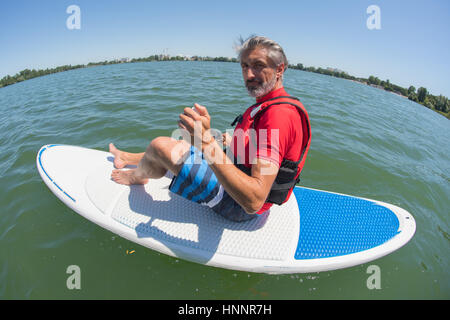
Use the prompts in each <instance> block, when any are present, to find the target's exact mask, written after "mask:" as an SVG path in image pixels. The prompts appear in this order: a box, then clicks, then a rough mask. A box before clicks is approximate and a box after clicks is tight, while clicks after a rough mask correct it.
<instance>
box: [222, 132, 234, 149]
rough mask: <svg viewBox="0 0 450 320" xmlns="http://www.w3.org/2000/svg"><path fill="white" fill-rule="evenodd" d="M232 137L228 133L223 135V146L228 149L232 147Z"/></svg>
mask: <svg viewBox="0 0 450 320" xmlns="http://www.w3.org/2000/svg"><path fill="white" fill-rule="evenodd" d="M231 139H232V137H231V136H230V134H229V133H228V132H225V133H223V134H222V144H223V146H224V147H225V148H228V147H229V146H230V145H231Z"/></svg>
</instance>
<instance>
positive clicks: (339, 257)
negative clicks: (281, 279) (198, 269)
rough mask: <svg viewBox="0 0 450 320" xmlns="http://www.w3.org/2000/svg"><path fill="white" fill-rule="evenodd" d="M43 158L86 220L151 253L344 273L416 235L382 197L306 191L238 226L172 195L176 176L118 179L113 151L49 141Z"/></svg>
mask: <svg viewBox="0 0 450 320" xmlns="http://www.w3.org/2000/svg"><path fill="white" fill-rule="evenodd" d="M36 161H37V167H38V171H39V173H40V175H41V177H42V179H43V180H44V182H45V183H46V185H47V186H48V187H49V188H50V190H51V191H52V192H53V193H54V194H55V195H56V196H57V197H58V198H59V199H60V200H61V201H63V202H64V203H65V204H66V205H67V206H69V207H70V208H71V209H73V210H74V211H76V212H77V213H79V214H80V215H82V216H83V217H85V218H87V219H89V220H90V221H92V222H94V223H96V224H97V225H99V226H101V227H103V228H105V229H107V230H110V231H111V232H113V233H116V234H118V235H120V236H122V237H124V238H126V239H128V240H131V241H133V242H135V243H138V244H140V245H143V246H145V247H148V248H151V249H153V250H156V251H159V252H162V253H164V254H167V255H170V256H174V257H178V258H181V259H186V260H189V261H194V262H198V263H202V264H205V265H209V266H215V267H221V268H227V269H234V270H242V271H250V272H263V273H306V272H318V271H325V270H334V269H339V268H346V267H350V266H354V265H358V264H362V263H366V262H368V261H372V260H374V259H377V258H380V257H382V256H384V255H386V254H388V253H390V252H392V251H395V250H397V249H398V248H400V247H401V246H403V245H404V244H406V243H407V242H408V241H409V240H410V239H411V238H412V236H413V235H414V232H415V221H414V218H413V217H412V215H411V214H409V213H408V212H407V211H405V210H404V209H402V208H399V207H397V206H394V205H391V204H386V203H382V202H379V201H374V200H368V199H362V198H356V197H351V196H346V195H340V194H336V193H331V192H325V191H320V190H314V189H308V188H302V187H296V188H295V189H294V192H293V193H292V195H291V197H290V199H289V200H288V201H287V202H286V203H285V204H283V205H282V206H276V205H274V206H273V207H272V208H271V209H270V211H268V212H266V213H264V214H262V215H259V216H258V217H257V218H255V219H252V220H250V221H246V222H233V221H229V220H226V219H225V218H223V217H222V216H220V215H218V214H216V213H215V212H213V211H212V210H211V209H209V208H208V207H205V206H202V205H199V204H197V203H194V202H191V201H189V200H186V199H184V198H182V197H180V196H178V195H176V194H174V193H172V192H170V191H169V189H168V188H169V184H170V182H171V177H170V175H168V176H166V177H163V178H161V179H156V180H150V181H149V183H147V184H146V185H139V186H123V185H119V184H117V183H115V182H114V181H112V180H111V178H110V176H111V171H112V170H114V165H113V156H112V155H111V154H110V153H108V152H104V151H98V150H93V149H87V148H82V147H77V146H67V145H46V146H43V147H42V148H41V149H40V151H39V153H38V155H37V159H36Z"/></svg>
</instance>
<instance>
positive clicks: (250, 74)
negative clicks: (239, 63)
mask: <svg viewBox="0 0 450 320" xmlns="http://www.w3.org/2000/svg"><path fill="white" fill-rule="evenodd" d="M245 75H246V78H247V79H253V78H254V77H255V73H254V72H253V69H252V68H247V69H246V70H245Z"/></svg>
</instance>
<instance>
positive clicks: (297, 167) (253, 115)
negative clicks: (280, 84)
mask: <svg viewBox="0 0 450 320" xmlns="http://www.w3.org/2000/svg"><path fill="white" fill-rule="evenodd" d="M281 104H289V105H292V106H294V107H296V110H297V111H298V113H299V114H300V118H301V121H302V123H301V126H302V131H303V141H302V147H301V153H300V156H299V160H297V161H295V159H294V160H291V159H283V160H282V162H281V165H280V169H279V171H278V174H277V176H276V178H275V181H274V183H273V185H272V188H271V190H270V192H269V195H268V197H267V199H266V203H275V204H282V203H284V202H286V201H287V200H288V198H289V195H290V194H291V191H292V189H293V188H294V187H295V185H296V184H297V183H298V182H299V181H300V178H299V176H300V173H301V170H302V169H303V166H304V164H305V160H306V156H307V154H308V150H309V146H310V143H311V125H310V122H309V116H308V113H307V112H306V110H305V108H304V107H303V105H302V103H301V102H300V101H299V99H297V98H295V97H291V96H279V97H275V98H272V99H269V100H266V101H264V102H263V103H261V104H259V103H256V104H254V105H252V106H251V107H250V108H249V109H247V110H250V109H251V111H250V114H247V113H245V114H244V115H245V117H243V116H242V115H239V116H237V117H236V119H235V120H234V121H233V123H232V124H231V125H232V126H234V125H235V124H236V122H239V123H240V125H239V129H242V130H243V131H244V132H246V131H247V130H249V129H251V128H253V129H254V123H255V120H257V119H258V118H259V117H261V115H262V114H263V113H264V112H265V111H267V110H268V108H276V106H277V105H281ZM299 125H300V124H299ZM235 165H236V166H237V167H238V168H239V169H240V170H242V171H243V172H245V173H246V174H248V175H250V174H251V167H250V168H249V167H246V166H245V165H244V164H242V163H237V159H236V156H235Z"/></svg>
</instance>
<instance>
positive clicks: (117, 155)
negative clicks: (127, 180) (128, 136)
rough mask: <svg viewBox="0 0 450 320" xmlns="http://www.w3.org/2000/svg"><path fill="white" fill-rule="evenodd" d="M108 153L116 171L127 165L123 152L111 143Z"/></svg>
mask: <svg viewBox="0 0 450 320" xmlns="http://www.w3.org/2000/svg"><path fill="white" fill-rule="evenodd" d="M109 152H111V153H112V154H113V156H114V166H115V167H116V168H117V169H122V168H123V167H125V166H126V165H127V162H126V161H125V159H123V158H124V152H123V151H120V150H119V149H117V148H116V147H115V146H114V145H113V144H112V143H110V144H109Z"/></svg>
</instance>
